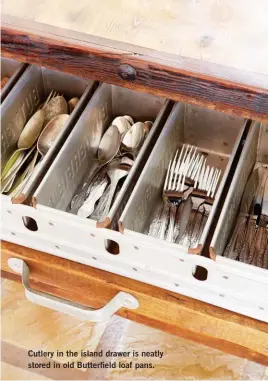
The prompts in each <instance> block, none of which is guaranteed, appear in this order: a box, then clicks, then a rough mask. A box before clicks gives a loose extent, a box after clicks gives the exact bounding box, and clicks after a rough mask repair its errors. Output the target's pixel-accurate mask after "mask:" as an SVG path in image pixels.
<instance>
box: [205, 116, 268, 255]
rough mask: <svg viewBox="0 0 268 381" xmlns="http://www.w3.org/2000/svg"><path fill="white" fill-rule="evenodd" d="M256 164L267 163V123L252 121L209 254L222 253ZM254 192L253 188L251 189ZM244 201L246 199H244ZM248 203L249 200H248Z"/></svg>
mask: <svg viewBox="0 0 268 381" xmlns="http://www.w3.org/2000/svg"><path fill="white" fill-rule="evenodd" d="M258 164H264V165H268V125H267V124H260V123H258V122H254V123H253V124H252V126H251V129H250V132H249V134H248V137H247V138H246V142H245V145H244V148H243V151H242V154H241V157H240V159H239V162H238V165H237V168H236V172H235V174H234V176H233V179H232V183H231V186H230V189H229V192H228V194H227V196H226V200H225V203H224V206H223V208H222V212H221V215H220V218H219V221H218V224H217V227H216V229H215V232H214V235H213V238H212V241H211V254H212V255H213V256H215V255H219V256H223V255H224V250H225V248H226V245H227V244H228V242H229V239H230V238H231V235H232V232H233V229H234V227H235V224H236V221H237V217H238V213H239V209H240V203H241V200H242V197H243V192H244V190H245V187H246V184H247V181H248V179H249V177H250V175H251V172H252V170H253V169H254V167H255V166H257V165H258ZM252 191H253V192H254V190H252ZM245 201H246V200H245ZM248 203H249V202H248Z"/></svg>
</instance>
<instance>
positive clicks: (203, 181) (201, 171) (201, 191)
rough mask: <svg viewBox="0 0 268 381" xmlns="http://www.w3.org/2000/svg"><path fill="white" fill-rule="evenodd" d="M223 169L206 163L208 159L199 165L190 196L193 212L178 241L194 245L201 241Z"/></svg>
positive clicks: (190, 245) (186, 244)
mask: <svg viewBox="0 0 268 381" xmlns="http://www.w3.org/2000/svg"><path fill="white" fill-rule="evenodd" d="M220 176H221V170H219V169H217V168H214V167H210V166H207V165H206V159H204V161H203V162H202V164H201V166H199V168H198V171H197V176H196V178H195V183H194V185H193V188H192V191H191V193H190V197H191V199H192V212H191V214H190V216H189V222H188V225H187V229H186V230H185V233H184V235H183V236H182V237H181V238H180V239H179V241H178V243H180V244H182V245H183V246H187V247H192V246H194V245H195V244H196V243H198V242H199V240H200V236H201V234H202V231H203V229H204V226H205V224H206V221H207V218H208V216H209V213H210V211H211V208H212V205H213V202H214V199H215V194H216V190H217V187H218V184H219V181H220Z"/></svg>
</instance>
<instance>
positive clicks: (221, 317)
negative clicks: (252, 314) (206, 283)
mask: <svg viewBox="0 0 268 381" xmlns="http://www.w3.org/2000/svg"><path fill="white" fill-rule="evenodd" d="M11 258H17V259H19V260H23V261H24V262H25V263H26V264H27V266H28V268H29V274H28V275H29V277H30V282H29V286H30V288H31V290H32V291H34V292H42V293H45V294H46V296H47V297H48V298H51V297H52V296H54V297H56V299H57V298H63V299H64V300H62V302H63V303H66V304H67V303H69V302H71V303H76V304H77V305H78V306H77V308H81V309H83V308H89V307H90V308H101V307H104V306H106V305H107V303H108V302H109V301H111V300H113V298H114V297H115V296H116V295H118V293H120V292H123V293H126V294H128V295H130V296H132V297H134V298H135V299H136V300H137V302H138V307H137V308H133V309H131V308H128V307H125V308H121V309H119V310H118V311H117V312H116V313H117V314H118V315H120V316H122V317H124V318H126V319H130V320H133V321H136V322H138V323H141V324H146V325H148V326H151V327H153V328H157V329H161V330H164V331H166V332H169V333H171V334H173V335H178V336H182V337H184V338H186V339H189V340H193V341H196V342H199V343H202V344H204V345H208V346H211V347H214V348H218V349H220V350H222V351H225V352H227V353H232V354H234V355H237V356H240V357H244V358H248V359H250V360H252V361H256V362H259V363H261V364H264V365H268V352H267V341H268V327H267V324H265V323H263V322H260V321H257V320H254V319H252V318H248V317H245V316H242V315H239V314H237V313H233V312H230V311H227V310H224V309H222V308H218V307H215V306H212V305H209V304H207V303H203V302H199V301H197V300H195V299H191V298H188V297H186V296H184V295H182V294H178V293H176V292H171V291H168V290H164V289H163V288H158V287H154V286H150V285H148V284H145V283H141V282H138V281H136V280H131V279H128V278H125V277H122V276H118V275H115V274H112V273H110V272H106V271H102V270H99V269H95V268H93V267H89V266H84V265H81V264H79V263H77V262H72V261H68V260H66V259H62V258H59V257H56V256H51V255H48V254H46V253H42V252H38V251H35V250H32V249H29V248H24V247H21V246H17V245H14V244H11V243H7V242H3V243H2V275H3V276H4V277H6V278H9V279H13V280H18V281H21V278H20V275H19V276H18V273H17V270H19V269H16V268H14V269H15V270H16V271H15V272H14V271H13V270H12V269H11V268H10V267H9V264H8V263H9V260H10V259H11ZM13 263H14V261H13ZM35 302H36V303H42V300H41V298H40V299H39V298H38V296H37V297H36V300H35ZM134 307H135V306H134Z"/></svg>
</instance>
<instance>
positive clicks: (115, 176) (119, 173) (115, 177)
mask: <svg viewBox="0 0 268 381" xmlns="http://www.w3.org/2000/svg"><path fill="white" fill-rule="evenodd" d="M130 168H131V167H129V169H128V170H127V169H120V168H116V169H108V171H107V175H108V176H109V178H110V180H111V184H110V191H109V196H108V199H107V202H106V204H105V209H104V211H103V216H104V217H106V216H107V215H108V213H109V210H110V208H111V204H112V201H113V198H114V194H115V191H116V187H117V184H118V182H119V180H121V179H122V178H123V177H126V176H127V175H128V172H129V170H130Z"/></svg>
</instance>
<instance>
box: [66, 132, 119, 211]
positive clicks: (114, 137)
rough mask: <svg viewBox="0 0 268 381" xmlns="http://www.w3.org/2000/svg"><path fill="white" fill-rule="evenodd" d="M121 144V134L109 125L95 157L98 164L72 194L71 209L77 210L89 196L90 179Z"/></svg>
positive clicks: (115, 152)
mask: <svg viewBox="0 0 268 381" xmlns="http://www.w3.org/2000/svg"><path fill="white" fill-rule="evenodd" d="M120 145H121V135H120V132H119V130H118V128H117V127H115V126H110V127H109V128H108V129H107V131H106V132H105V134H104V135H103V137H102V139H101V141H100V144H99V148H98V152H97V158H98V162H99V165H98V166H97V168H95V170H94V171H93V173H92V174H91V175H89V177H88V178H87V179H86V181H85V182H84V183H83V185H82V189H80V190H79V191H78V193H76V194H75V195H74V197H73V198H72V201H71V210H72V211H73V212H74V210H78V209H79V208H80V206H81V204H82V203H83V202H84V201H85V199H86V198H87V197H88V196H89V192H90V190H89V185H90V183H91V181H92V180H93V179H94V177H95V176H96V174H97V173H98V172H99V171H100V170H101V169H102V168H103V167H104V166H105V165H106V164H107V163H109V162H110V161H111V160H112V159H113V158H114V157H115V156H116V154H117V153H118V151H119V148H120Z"/></svg>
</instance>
